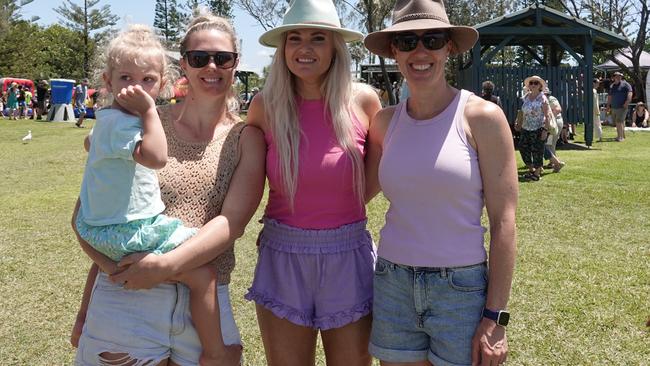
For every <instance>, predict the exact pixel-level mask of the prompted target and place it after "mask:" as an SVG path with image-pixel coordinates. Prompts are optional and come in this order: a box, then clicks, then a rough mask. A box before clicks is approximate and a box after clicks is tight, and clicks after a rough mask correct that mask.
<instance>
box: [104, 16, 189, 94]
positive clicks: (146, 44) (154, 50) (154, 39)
mask: <svg viewBox="0 0 650 366" xmlns="http://www.w3.org/2000/svg"><path fill="white" fill-rule="evenodd" d="M125 61H129V62H135V64H136V65H138V66H148V65H149V64H150V63H154V64H155V65H156V66H159V68H160V74H161V80H162V83H163V86H162V88H161V89H160V94H159V97H160V98H163V99H169V98H172V97H173V96H174V81H175V80H176V78H177V77H178V71H177V70H176V68H175V67H174V66H173V65H172V64H171V63H170V62H169V61H168V59H167V55H166V50H165V48H164V47H163V45H162V44H161V43H160V40H159V38H158V36H157V35H156V34H155V33H154V31H153V30H152V29H151V27H149V26H146V25H143V24H132V25H130V26H129V27H128V28H127V29H126V30H125V31H123V32H120V33H118V34H117V36H116V37H115V38H113V39H112V40H111V41H110V42H109V43H108V45H107V46H106V47H105V48H104V51H103V52H102V53H101V54H100V55H99V58H98V59H97V64H98V67H97V68H96V72H95V75H94V78H93V79H94V81H95V83H96V85H101V84H103V81H102V75H103V74H106V75H109V76H110V75H111V73H112V72H113V70H114V69H115V68H116V67H117V66H119V65H120V64H121V63H122V62H125ZM110 94H111V91H110V90H107V91H106V93H105V95H102V99H104V102H105V103H102V104H106V103H109V100H110V99H111V98H112V95H110Z"/></svg>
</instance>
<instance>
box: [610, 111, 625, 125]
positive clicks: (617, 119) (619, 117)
mask: <svg viewBox="0 0 650 366" xmlns="http://www.w3.org/2000/svg"><path fill="white" fill-rule="evenodd" d="M611 111H612V121H614V123H624V122H625V115H626V112H627V108H612V109H611Z"/></svg>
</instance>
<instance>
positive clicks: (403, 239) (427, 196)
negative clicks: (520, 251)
mask: <svg viewBox="0 0 650 366" xmlns="http://www.w3.org/2000/svg"><path fill="white" fill-rule="evenodd" d="M470 95H471V93H470V92H468V91H466V90H461V91H460V92H459V93H458V94H457V95H456V97H455V98H454V100H453V101H452V103H451V104H450V105H449V106H447V108H446V109H445V110H444V111H443V112H442V113H440V114H439V115H437V116H435V117H433V118H431V119H428V120H415V119H413V118H411V117H410V116H409V115H408V113H407V111H406V101H404V102H402V103H400V104H399V105H398V106H397V107H396V109H395V113H394V115H393V118H392V120H391V121H390V125H389V127H388V130H387V132H386V136H385V138H384V149H383V155H382V157H381V162H380V164H379V182H380V184H381V188H382V190H383V192H384V195H385V196H386V198H388V200H389V201H390V207H389V208H388V211H387V213H386V224H385V225H384V227H383V228H382V229H381V232H380V234H381V240H380V242H379V251H378V255H379V256H380V257H383V258H385V259H388V260H389V261H391V262H393V263H399V264H404V265H411V266H419V267H458V266H467V265H472V264H477V263H481V262H483V261H485V259H486V253H485V248H484V246H483V235H484V233H485V228H483V227H482V226H481V215H482V212H483V188H482V186H483V183H482V180H481V172H480V170H479V164H478V155H477V153H476V150H475V149H474V148H473V147H472V146H471V145H470V144H469V142H468V141H467V136H466V134H465V131H464V129H463V111H464V109H465V104H466V103H467V100H468V99H469V97H470Z"/></svg>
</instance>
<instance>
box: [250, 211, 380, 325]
mask: <svg viewBox="0 0 650 366" xmlns="http://www.w3.org/2000/svg"><path fill="white" fill-rule="evenodd" d="M376 257H377V255H376V251H375V248H374V245H373V243H372V239H371V238H370V233H369V232H368V231H367V230H366V221H365V220H363V221H359V222H355V223H352V224H348V225H343V226H341V227H338V228H335V229H322V230H317V229H301V228H296V227H291V226H288V225H284V224H282V223H280V222H278V221H275V220H272V219H265V220H264V229H263V230H262V233H261V234H260V247H259V257H258V260H257V267H256V268H255V277H254V279H253V284H252V285H251V288H250V289H249V291H248V293H247V294H246V299H247V300H252V301H255V302H256V303H257V304H259V305H262V306H264V307H265V308H267V309H268V310H270V311H271V312H272V313H273V314H274V315H275V316H277V317H278V318H281V319H287V320H288V321H290V322H292V323H294V324H296V325H300V326H304V327H310V328H314V329H321V330H327V329H333V328H340V327H343V326H345V325H347V324H350V323H353V322H355V321H357V320H359V319H361V318H362V317H364V316H366V315H368V314H370V311H371V310H372V297H373V295H372V281H373V279H372V277H373V270H374V265H375V259H376Z"/></svg>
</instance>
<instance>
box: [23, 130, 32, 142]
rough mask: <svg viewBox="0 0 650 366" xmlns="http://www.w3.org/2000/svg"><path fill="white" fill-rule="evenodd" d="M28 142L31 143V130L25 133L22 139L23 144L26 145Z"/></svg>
mask: <svg viewBox="0 0 650 366" xmlns="http://www.w3.org/2000/svg"><path fill="white" fill-rule="evenodd" d="M30 141H32V130H29V131H27V135H25V137H23V144H26V143H28V142H30Z"/></svg>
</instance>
